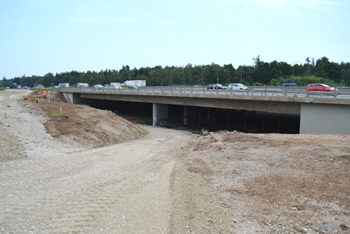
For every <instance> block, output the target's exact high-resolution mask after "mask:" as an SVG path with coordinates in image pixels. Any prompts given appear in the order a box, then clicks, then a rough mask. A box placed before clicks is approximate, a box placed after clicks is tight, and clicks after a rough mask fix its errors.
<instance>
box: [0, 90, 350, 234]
mask: <svg viewBox="0 0 350 234" xmlns="http://www.w3.org/2000/svg"><path fill="white" fill-rule="evenodd" d="M24 97H26V98H28V97H29V102H28V99H25V98H24ZM37 98H40V101H39V102H38V103H36V100H37ZM0 107H1V109H0V114H1V116H4V115H5V113H6V119H5V118H2V119H1V121H0V133H1V134H0V179H1V181H2V182H1V187H0V197H1V199H0V232H2V233H11V232H13V233H29V232H33V233H44V232H50V233H52V232H58V233H62V232H67V233H96V232H99V233H350V182H349V176H350V135H284V134H246V133H241V132H236V131H234V132H228V131H220V132H216V133H212V132H206V131H203V135H195V134H191V133H190V132H186V131H177V130H171V129H162V128H155V127H150V126H144V125H137V124H135V123H131V122H129V121H127V120H125V119H123V118H121V117H119V116H118V115H116V114H114V113H112V112H109V111H103V110H98V109H94V108H90V107H88V106H82V105H79V106H78V105H70V104H67V103H65V102H64V99H62V96H60V95H59V94H57V93H53V92H51V93H50V102H49V101H48V100H43V99H42V96H41V93H30V92H27V91H4V92H0ZM60 107H62V109H61V108H60ZM60 112H62V116H53V115H52V114H53V113H58V114H59V113H60ZM28 121H29V122H28ZM40 126H41V127H40ZM44 126H45V127H44ZM29 132H31V134H29ZM53 142H54V143H53ZM28 156H29V157H28Z"/></svg>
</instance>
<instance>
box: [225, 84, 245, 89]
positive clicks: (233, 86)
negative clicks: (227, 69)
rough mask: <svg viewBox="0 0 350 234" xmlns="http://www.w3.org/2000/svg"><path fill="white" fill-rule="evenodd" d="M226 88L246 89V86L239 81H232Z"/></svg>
mask: <svg viewBox="0 0 350 234" xmlns="http://www.w3.org/2000/svg"><path fill="white" fill-rule="evenodd" d="M228 89H232V90H246V89H248V87H247V86H245V85H243V84H240V83H232V84H229V85H228Z"/></svg>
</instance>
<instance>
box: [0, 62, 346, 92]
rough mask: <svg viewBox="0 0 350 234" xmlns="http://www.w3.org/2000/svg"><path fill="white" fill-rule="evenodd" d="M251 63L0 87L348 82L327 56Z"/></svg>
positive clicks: (69, 76) (35, 79)
mask: <svg viewBox="0 0 350 234" xmlns="http://www.w3.org/2000/svg"><path fill="white" fill-rule="evenodd" d="M253 61H254V65H251V66H246V65H244V66H238V67H237V68H235V67H234V66H233V65H232V64H225V65H223V66H220V65H218V64H215V63H212V64H210V65H197V66H193V65H192V64H190V63H189V64H187V65H186V66H184V67H176V66H166V67H162V66H155V67H152V68H151V67H141V68H133V69H131V68H130V67H129V66H128V65H126V66H123V67H122V68H121V69H119V70H114V69H113V70H111V69H106V70H101V71H99V72H96V71H86V72H77V71H71V72H63V73H56V74H53V73H47V74H46V75H44V76H30V77H27V76H22V77H15V78H11V79H7V78H5V77H3V80H0V87H9V86H10V84H12V83H17V84H20V85H22V87H24V86H28V87H33V86H34V84H42V85H44V86H45V87H52V86H54V85H58V84H59V83H69V84H70V85H71V86H74V85H76V84H77V83H78V82H82V83H88V84H89V85H90V86H92V85H94V84H102V85H104V84H109V83H111V82H120V83H123V82H125V81H126V80H146V83H147V86H180V85H185V86H192V85H207V84H210V83H221V84H223V85H228V84H230V83H243V84H245V85H248V86H251V85H254V86H255V85H257V86H264V85H265V86H267V85H271V86H279V85H280V84H281V83H297V85H298V86H306V85H307V84H309V83H314V82H321V83H326V84H328V85H332V86H338V87H340V86H349V85H350V63H349V62H346V63H345V62H342V63H340V64H339V63H335V62H331V61H329V59H328V58H327V57H322V58H320V59H317V60H315V59H314V58H312V59H310V58H306V59H305V62H304V63H294V64H288V63H286V62H278V61H276V60H275V61H272V62H269V63H268V62H264V61H262V60H261V59H260V56H258V57H256V58H253Z"/></svg>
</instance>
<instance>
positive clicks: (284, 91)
mask: <svg viewBox="0 0 350 234" xmlns="http://www.w3.org/2000/svg"><path fill="white" fill-rule="evenodd" d="M59 90H60V91H62V92H77V93H110V94H111V93H140V94H142V93H144V94H146V93H154V94H156V93H174V94H175V93H176V94H204V95H211V94H216V95H218V94H225V95H250V96H284V97H320V98H340V99H350V91H347V90H346V91H345V90H342V89H340V90H339V91H338V92H335V93H334V92H320V91H305V90H303V89H301V88H274V87H255V88H252V89H247V90H230V89H206V87H185V86H183V87H171V86H170V87H169V86H147V87H139V88H138V89H128V88H120V89H116V88H93V87H88V88H60V89H59Z"/></svg>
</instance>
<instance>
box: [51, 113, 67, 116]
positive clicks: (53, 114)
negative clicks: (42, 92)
mask: <svg viewBox="0 0 350 234" xmlns="http://www.w3.org/2000/svg"><path fill="white" fill-rule="evenodd" d="M51 115H52V116H67V115H66V114H65V113H62V114H61V113H52V114H51Z"/></svg>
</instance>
